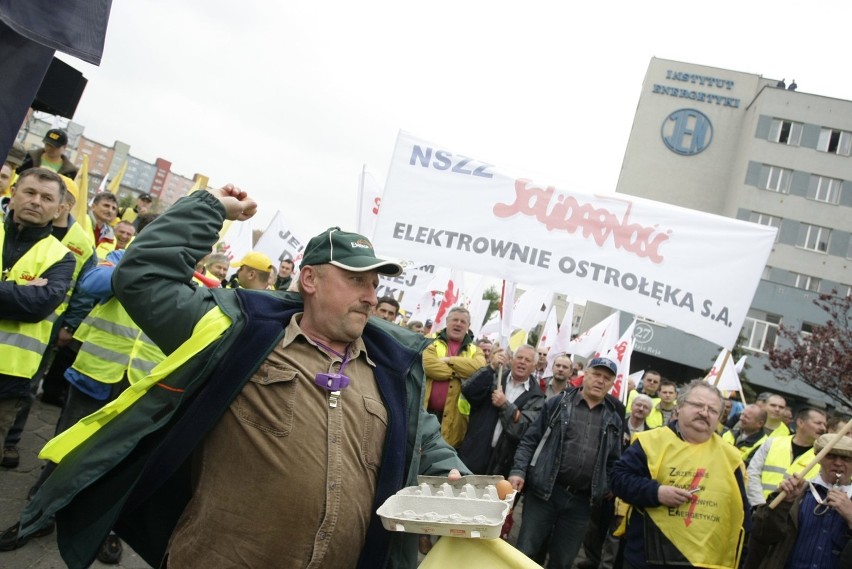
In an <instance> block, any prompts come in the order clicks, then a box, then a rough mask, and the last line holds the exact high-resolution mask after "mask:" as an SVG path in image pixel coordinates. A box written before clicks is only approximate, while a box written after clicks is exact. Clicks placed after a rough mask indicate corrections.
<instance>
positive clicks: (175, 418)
mask: <svg viewBox="0 0 852 569" xmlns="http://www.w3.org/2000/svg"><path fill="white" fill-rule="evenodd" d="M223 219H224V209H223V208H222V206H221V204H220V203H219V202H218V200H216V199H215V198H214V197H213V196H212V195H210V194H209V193H207V192H197V193H195V194H193V195H192V196H190V197H188V198H185V199H182V200H180V201H179V202H178V203H177V204H175V205H174V206H173V207H172V208H171V209H169V211H168V212H167V213H166V214H164V215H162V216H161V217H160V218H159V219H157V220H156V221H155V222H154V223H153V224H152V225H151V227H149V228H148V229H147V230H146V231H145V232H144V233H143V234H142V235H141V236H140V237H139V238H137V239H136V241H135V242H134V244H133V247H131V248H130V249H129V250H128V252H127V254H126V255H125V257H124V259H123V260H122V262H121V265H120V266H121V270H117V271H116V272H115V277H114V280H113V288H114V289H115V291H116V296H117V297H118V298H119V299H120V300H121V302H122V304H124V306H125V307H126V309H127V311H128V313H129V314H130V315H131V316H132V317H133V319H134V321H135V322H136V323H137V324H138V325H139V326H140V328H142V329H143V330H144V331H145V333H146V334H147V335H148V336H149V337H150V338H151V339H152V340H153V341H154V342H156V343H157V344H158V345H159V346H160V348H161V349H162V350H163V351H164V352H165V353H167V354H169V353H171V352H172V351H174V350H175V349H176V348H177V347H178V346H179V345H180V344H181V343H183V342H184V341H186V340H188V339H189V338H190V337H191V336H192V332H193V328H194V327H195V324H196V323H197V322H198V321H199V320H200V319H201V318H202V317H203V316H204V315H205V314H206V313H207V312H208V311H210V310H212V309H215V308H218V309H221V311H222V312H224V313H225V314H226V315H228V316H229V317H230V318H231V320H232V325H231V327H230V328H229V329H228V330H227V332H226V333H225V334H223V335H222V336H221V337H220V338H219V339H217V340H216V341H214V342H213V343H211V344H210V345H208V346H207V347H206V348H204V349H203V350H202V351H201V352H200V353H199V354H198V355H197V356H195V357H193V358H192V359H190V360H189V361H188V362H186V363H185V364H184V365H183V366H182V367H180V368H179V369H178V370H177V371H175V372H174V373H172V374H171V375H170V376H168V377H167V378H166V379H165V380H164V381H163V383H164V384H167V386H168V388H166V387H159V388H158V386H155V387H153V388H151V390H150V391H149V392H148V393H146V395H145V396H144V397H142V399H140V400H139V401H138V402H137V403H136V404H135V405H133V406H132V407H130V408H129V409H128V410H127V411H125V412H123V413H121V414H120V415H119V416H118V417H116V418H115V419H113V421H112V422H110V423H109V424H108V425H107V426H105V427H103V428H102V429H101V430H100V431H98V433H97V434H95V435H94V436H92V437H91V438H90V439H88V440H87V441H85V442H84V443H83V444H82V445H80V446H79V447H78V448H76V449H75V450H74V451H72V452H71V453H70V454H69V455H68V456H66V457H65V458H64V459H63V460H62V462H61V463H60V464H59V465H58V467H57V469H56V470H55V471H54V473H53V475H52V476H51V477H50V478H49V479H48V481H47V482H46V483H45V485H44V486H43V487H42V489H41V490H40V491H39V493H38V494H37V495H36V496H35V498H34V499H33V501H32V502H30V504H29V506H28V507H27V508H26V509H25V511H24V512H23V514H22V518H21V521H22V533H23V534H24V535H26V534H27V533H30V532H32V531H34V530H35V528H37V527H39V526H41V525H42V524H43V523H45V521H46V519H47V517H48V516H50V515H52V514H54V513H56V516H57V525H58V541H59V544H60V550H61V552H62V555H63V559H65V561H66V562H67V563H68V565H69V566H70V567H88V565H89V564H90V563H91V561H92V560H93V559H94V557H95V555H96V554H97V550H98V547H99V545H100V543H101V541H102V540H103V538H104V537H105V536H106V534H107V532H108V531H109V530H110V528H112V527H115V529H116V530H117V531H118V533H119V535H121V537H122V538H123V539H125V540H126V541H127V542H128V543H129V544H130V545H131V547H133V548H134V549H135V550H136V551H137V552H138V553H139V554H140V555H141V556H142V557H143V558H144V559H145V560H146V561H147V562H148V563H150V564H151V565H153V566H155V567H156V566H157V565H159V563H160V562H161V559H162V557H163V555H164V553H165V551H166V547H167V543H168V539H169V537H170V535H171V533H172V531H173V529H174V527H175V524H176V523H177V520H178V518H179V516H180V514H181V513H182V511H183V509H184V507H185V506H186V504H187V503H188V500H189V498H190V496H191V490H192V489H191V487H190V477H189V468H188V467H189V462H190V460H189V457H190V456H191V452H192V450H193V449H194V448H196V447H197V445H198V444H199V443H200V442H201V440H202V439H203V437H204V435H205V434H206V433H207V432H208V431H209V430H210V429H212V428H213V426H214V425H215V424H216V422H217V421H218V419H219V417H221V415H222V413H224V412H225V410H226V409H227V407H228V405H229V404H230V402H231V401H232V400H233V398H234V397H236V395H237V394H238V393H239V391H240V389H241V388H242V385H243V384H244V383H245V382H246V381H247V380H248V378H249V377H250V376H251V375H252V374H253V373H254V371H255V370H256V368H257V367H259V365H260V364H261V363H262V362H263V359H265V356H266V354H268V353H269V351H271V349H272V348H273V347H274V346H275V345H276V344H277V343H278V341H279V340H280V339H281V337H283V334H284V327H285V326H286V323H287V322H288V321H289V318H290V317H291V316H292V315H293V314H295V313H296V312H299V311H301V297H300V296H299V295H298V294H295V293H283V292H277V291H242V290H232V289H208V288H205V287H193V286H191V285H190V284H188V283H189V282H190V280H191V277H192V272H193V267H194V264H195V260H196V259H198V258H201V257H202V256H203V255H204V254H205V253H206V252H208V251H209V250H210V248H211V247H212V245H213V244H214V243H215V241H216V239H217V236H218V231H219V228H220V227H221V225H222V222H223ZM247 322H251V323H252V325H251V326H247V325H246V323H247ZM363 339H364V342H365V344H366V346H367V349H368V352H369V354H370V357H371V359H374V361H375V362H376V366H377V367H376V377H377V382H378V383H379V385H380V389H381V385H382V382H383V381H384V382H385V385H390V388H389V389H390V390H391V391H390V392H386V391H382V396H383V398H385V399H386V401H385V403H386V405H388V409H389V427H388V429H389V433H390V432H391V431H392V430H393V428H392V427H393V424H394V422H396V423H395V425H396V427H400V426H401V425H400V423H402V424H403V425H402V426H404V428H403V429H401V430H400V429H397V432H401V433H402V439H394V437H393V436H388V438H387V439H386V443H385V449H384V454H383V463H382V467H381V469H380V480H379V485H378V487H377V493H376V502H377V503H376V504H375V507H378V506H379V505H380V504H381V502H383V501H384V499H385V498H386V497H387V495H388V494H393V492H395V491H397V490H399V489H400V488H402V487H403V486H411V485H415V484H416V477H417V475H418V474H433V475H441V474H446V473H447V472H448V471H449V470H450V469H452V468H458V469H459V470H460V471H461V472H462V473H463V474H465V473H468V472H469V471H468V470H467V468H465V466H464V465H463V464H462V463H461V461H460V460H459V459H458V457H457V456H456V454H455V451H454V450H453V449H452V448H451V447H449V446H448V445H447V444H446V443H445V442H444V441H443V439H442V438H441V437H440V426H439V425H438V422H437V420H436V419H435V418H434V417H432V416H430V415H428V414H427V413H425V412H424V411H423V410H422V397H423V369H422V364H421V362H420V352H421V351H422V349H423V348H424V347H425V345H427V344H428V341H427V340H425V339H423V338H422V337H420V336H419V335H417V334H413V333H411V332H409V331H407V330H405V329H403V328H401V327H399V326H395V325H392V324H390V323H386V322H384V321H382V320H380V319H377V318H371V319H370V321H369V322H368V324H367V328H366V329H365V330H364V334H363ZM394 393H396V394H399V396H397V395H394ZM388 398H390V399H388ZM396 399H400V400H399V401H397V400H396ZM403 400H404V401H403ZM393 409H402V413H397V414H396V415H394V411H393ZM393 441H397V442H396V443H395V442H393ZM403 441H404V442H403ZM403 447H404V448H403ZM394 460H396V461H398V462H399V463H400V464H401V465H403V467H402V468H401V469H400V475H399V477H398V478H396V479H394V477H393V476H390V474H389V475H388V476H387V477H386V479H385V480H384V482H383V481H382V479H381V476H382V473H381V471H382V470H385V471H387V472H389V473H392V471H393V470H394V468H395V467H392V466H391V465H390V463H389V461H394ZM386 464H387V467H386ZM373 517H374V520H373V523H371V526H370V529H368V538H367V539H368V543H376V541H371V540H373V539H374V538H375V539H376V540H378V543H381V542H382V541H384V543H385V547H384V548H383V549H381V548H373V549H374V550H371V551H369V552H368V551H367V549H368V548H365V551H364V552H363V554H362V559H361V563H360V565H361V566H365V567H367V566H369V567H381V566H383V565H385V566H390V567H414V566H416V539H413V538H414V536H412V535H408V534H396V533H394V534H389V533H388V532H384V530H381V532H383V534H380V533H378V532H377V531H376V529H375V526H376V523H377V522H378V520H377V517H376V516H375V515H374V516H373ZM388 541H389V542H390V544H389V545H388ZM388 552H390V556H389V557H388ZM368 554H369V555H372V557H369V555H368ZM365 556H367V557H365ZM388 558H389V559H390V561H387V560H388ZM377 559H379V560H381V561H378V562H377Z"/></svg>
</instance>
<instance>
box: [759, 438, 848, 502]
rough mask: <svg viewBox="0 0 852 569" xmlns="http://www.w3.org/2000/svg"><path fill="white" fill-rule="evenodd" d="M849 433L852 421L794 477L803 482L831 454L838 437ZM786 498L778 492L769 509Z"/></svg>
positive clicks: (782, 492)
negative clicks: (812, 469)
mask: <svg viewBox="0 0 852 569" xmlns="http://www.w3.org/2000/svg"><path fill="white" fill-rule="evenodd" d="M849 431H852V421H848V422H847V423H846V424H845V425H844V426H843V428H842V429H840V431H838V432H837V434H836V435H835V437H834V438H833V439H832V440H830V441H829V442H828V444H827V445H825V447H824V448H823V449H822V450H821V451H819V453H818V454H817V455H816V456H815V457H814V459H813V460H812V461H810V463H808V465H807V466H806V467H805V468H803V469H802V471H801V472H797V473H796V476H798V477H799V478H801V479H802V480H804V479H805V476H806V475H807V474H808V472H810V471H811V468H813V467H814V466H816V465H817V464H819V461H821V460H822V459H823V458H825V455H827V454H828V453H830V452H831V450H832V449H833V448H834V445H836V444H837V442H838V441H839V440H840V437H842V436H843V435H845V434H846V433H848V432H849ZM786 497H787V493H786V492H784V491H783V490H782V491H781V492H779V493H778V496H776V497H775V499H774V500H772V503H771V504H769V509H770V510H774V509H775V508H776V506H778V504H780V503H781V502H782V501H783V500H784V498H786Z"/></svg>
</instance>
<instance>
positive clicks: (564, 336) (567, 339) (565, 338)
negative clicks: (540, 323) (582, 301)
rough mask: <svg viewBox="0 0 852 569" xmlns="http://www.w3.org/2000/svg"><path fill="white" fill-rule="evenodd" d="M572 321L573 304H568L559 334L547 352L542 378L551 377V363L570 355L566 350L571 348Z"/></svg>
mask: <svg viewBox="0 0 852 569" xmlns="http://www.w3.org/2000/svg"><path fill="white" fill-rule="evenodd" d="M573 321H574V302H569V303H568V308H567V309H566V310H565V316H563V317H562V325H561V326H559V332H557V334H556V337H555V339H554V341H553V345H551V346H550V350H549V351H548V352H547V368H545V370H544V376H545V377H547V376H550V375H553V362H555V361H556V358H557V357H559V356H561V355H563V354H567V353H570V352H569V351H568V348H569V347H570V346H571V327H572V323H573Z"/></svg>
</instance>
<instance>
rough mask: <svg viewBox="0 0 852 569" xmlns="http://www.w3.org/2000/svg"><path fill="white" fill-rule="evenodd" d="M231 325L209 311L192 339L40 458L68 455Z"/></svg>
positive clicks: (221, 315) (227, 319)
mask: <svg viewBox="0 0 852 569" xmlns="http://www.w3.org/2000/svg"><path fill="white" fill-rule="evenodd" d="M231 323H232V320H231V318H230V317H228V316H227V315H226V314H225V313H224V312H222V310H221V309H220V308H219V307H215V308H213V309H211V310H210V311H209V312H207V314H205V315H204V316H203V317H202V318H201V320H199V321H198V324H196V325H195V328H193V330H192V336H190V338H189V339H188V340H187V341H185V342H184V343H183V344H181V345H180V346H178V348H177V349H176V350H175V351H174V352H172V353H171V354H169V355H168V356H167V357H166V358H165V359H164V360H163V361H161V362H160V363H159V364H157V366H156V367H155V368H154V369H153V370H151V373H150V374H148V375H146V376H145V377H144V378H142V380H141V381H139V382H138V383H136V384H135V385H132V386H131V387H130V388H129V389H125V390H124V391H123V392H122V393H121V395H119V396H118V398H117V399H115V400H114V401H112V402H110V403H107V404H106V405H105V406H103V407H101V408H100V409H98V410H97V411H95V412H94V413H92V414H91V415H89V416H88V417H85V418H83V419H81V420H80V421H78V422H77V424H76V425H74V426H72V427H71V428H69V429H67V430H65V431H64V432H62V433H60V434H59V435H57V436H55V437H54V438H53V439H51V440H50V441H48V443H47V444H46V445H45V446H44V448H43V449H42V451H41V453H39V458H42V459H45V460H52V461H53V462H59V461H60V460H62V459H63V458H64V457H65V456H66V455H67V454H68V453H69V452H71V451H72V450H74V449H75V448H76V447H77V446H79V445H80V444H81V443H83V442H84V441H85V440H86V439H88V438H89V437H91V436H92V435H94V434H95V433H96V432H98V431H99V430H100V428H101V427H103V426H104V425H106V424H108V423H109V422H110V421H112V420H113V419H115V418H116V417H118V416H119V415H120V414H121V413H123V412H124V411H125V410H127V409H128V408H129V407H130V406H132V405H133V404H134V403H135V402H136V401H138V400H139V399H140V398H142V396H144V395H145V393H146V392H147V391H148V390H149V389H150V388H151V387H153V386H154V385H156V384H157V383H159V382H160V381H162V380H163V379H165V378H166V377H168V376H169V375H170V374H172V373H174V372H175V371H176V370H177V369H178V368H179V367H181V366H182V365H184V364H185V363H186V362H188V361H189V360H190V359H192V357H193V356H195V355H197V354H198V353H199V352H201V351H202V350H203V349H204V348H206V347H207V346H209V345H210V344H212V343H213V342H215V341H216V340H217V339H218V338H219V337H220V336H221V335H222V334H224V333H225V332H226V331H227V330H228V328H230V327H231Z"/></svg>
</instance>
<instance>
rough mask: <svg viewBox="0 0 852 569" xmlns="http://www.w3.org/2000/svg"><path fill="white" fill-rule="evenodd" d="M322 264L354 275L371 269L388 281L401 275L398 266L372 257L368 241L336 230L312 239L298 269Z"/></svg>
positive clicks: (356, 234)
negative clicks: (385, 276)
mask: <svg viewBox="0 0 852 569" xmlns="http://www.w3.org/2000/svg"><path fill="white" fill-rule="evenodd" d="M326 263H328V264H331V265H334V266H335V267H340V268H341V269H346V270H347V271H354V272H356V273H362V272H364V271H371V270H373V269H375V270H377V271H379V272H380V273H381V274H383V275H387V276H389V277H395V276H397V275H398V274H400V273H402V266H401V265H399V264H398V263H394V262H393V261H386V260H384V259H379V258H378V257H376V254H375V251H373V244H372V243H370V240H369V239H367V238H366V237H364V236H363V235H360V234H358V233H348V232H346V231H341V229H340V228H339V227H329V228H328V229H326V230H325V231H323V232H322V233H320V234H319V235H317V236H316V237H312V238H311V240H310V241H308V246H307V247H305V253H304V255H303V256H302V262H301V264H300V265H299V267H300V268H303V267H305V266H307V265H325V264H326Z"/></svg>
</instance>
